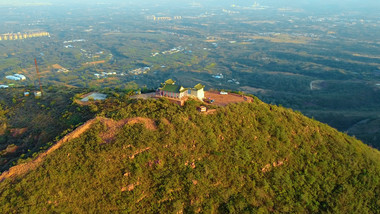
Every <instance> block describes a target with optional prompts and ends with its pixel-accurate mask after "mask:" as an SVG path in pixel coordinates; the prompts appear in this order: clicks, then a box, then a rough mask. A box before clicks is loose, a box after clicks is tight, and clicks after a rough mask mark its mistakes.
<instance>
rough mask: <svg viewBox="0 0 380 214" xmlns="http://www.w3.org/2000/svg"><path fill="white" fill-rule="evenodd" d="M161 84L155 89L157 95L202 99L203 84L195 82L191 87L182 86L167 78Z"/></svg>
mask: <svg viewBox="0 0 380 214" xmlns="http://www.w3.org/2000/svg"><path fill="white" fill-rule="evenodd" d="M161 85H162V87H161V88H159V89H157V92H156V95H157V96H161V97H168V98H173V99H179V100H181V99H184V98H188V97H194V98H198V99H199V100H203V98H204V87H205V86H204V85H202V84H197V85H195V86H194V87H193V88H184V87H183V86H180V85H176V84H175V81H174V80H172V79H168V80H166V81H165V83H162V84H161Z"/></svg>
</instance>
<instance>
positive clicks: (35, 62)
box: [34, 58, 43, 95]
mask: <svg viewBox="0 0 380 214" xmlns="http://www.w3.org/2000/svg"><path fill="white" fill-rule="evenodd" d="M34 64H36V71H37V77H38V82H39V84H40V91H41V95H43V92H42V85H41V78H40V72H39V71H38V65H37V59H36V58H34Z"/></svg>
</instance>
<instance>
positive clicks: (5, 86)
mask: <svg viewBox="0 0 380 214" xmlns="http://www.w3.org/2000/svg"><path fill="white" fill-rule="evenodd" d="M0 88H9V86H8V85H0Z"/></svg>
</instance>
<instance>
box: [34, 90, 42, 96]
mask: <svg viewBox="0 0 380 214" xmlns="http://www.w3.org/2000/svg"><path fill="white" fill-rule="evenodd" d="M34 96H35V97H41V96H42V92H41V91H35V92H34Z"/></svg>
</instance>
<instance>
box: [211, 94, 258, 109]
mask: <svg viewBox="0 0 380 214" xmlns="http://www.w3.org/2000/svg"><path fill="white" fill-rule="evenodd" d="M205 98H206V99H208V98H209V99H211V100H214V102H213V103H212V104H214V105H218V106H226V105H228V104H230V103H241V102H252V101H253V99H252V97H247V96H244V95H238V94H233V93H229V94H224V95H223V94H220V93H219V92H213V91H205Z"/></svg>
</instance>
